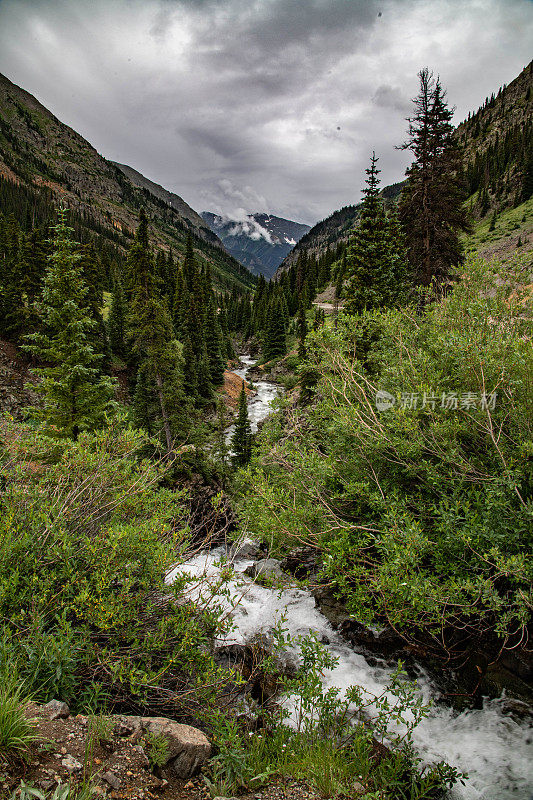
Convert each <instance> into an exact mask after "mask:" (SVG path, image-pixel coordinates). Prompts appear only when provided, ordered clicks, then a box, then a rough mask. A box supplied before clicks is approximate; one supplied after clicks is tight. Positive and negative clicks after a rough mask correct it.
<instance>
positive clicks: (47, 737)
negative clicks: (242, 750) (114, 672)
mask: <svg viewBox="0 0 533 800" xmlns="http://www.w3.org/2000/svg"><path fill="white" fill-rule="evenodd" d="M26 714H27V716H28V718H29V719H31V720H32V721H34V723H35V734H36V738H35V741H34V742H33V744H32V746H31V748H30V751H29V753H28V754H27V756H26V758H25V759H24V760H22V759H20V760H17V759H10V760H7V761H0V797H1V798H16V797H17V794H18V789H19V787H20V785H21V781H22V782H24V783H25V784H26V785H28V786H32V787H35V788H37V789H38V790H40V791H41V792H43V793H44V794H45V795H46V794H47V793H51V792H53V791H54V790H55V789H56V787H57V786H58V785H63V786H64V785H74V786H81V785H83V784H84V783H88V782H89V783H90V784H91V785H92V787H93V791H94V796H95V797H96V798H98V797H102V798H104V797H107V798H114V799H115V800H153V798H161V800H208V798H210V796H211V795H210V793H209V791H208V788H207V786H206V783H205V781H204V780H203V777H202V774H201V770H202V768H203V767H204V766H205V764H206V762H207V759H208V758H209V756H210V755H211V745H210V743H209V741H208V739H207V738H206V736H205V735H204V734H203V733H202V732H201V731H199V730H198V729H196V728H193V727H191V726H190V725H181V724H179V723H176V722H174V721H172V720H169V719H165V718H160V717H132V716H108V717H90V716H87V715H82V714H80V715H77V716H73V715H71V714H70V710H69V708H68V706H67V705H66V704H65V703H62V702H60V701H58V700H52V701H51V702H50V703H48V704H46V705H45V706H40V705H37V704H35V703H30V704H29V705H28V706H27V709H26ZM154 761H157V762H158V763H157V764H155V763H154ZM240 797H241V798H242V800H289V798H290V800H316V798H317V796H316V795H315V794H314V793H313V792H312V791H311V790H310V789H309V788H308V787H307V786H306V785H305V784H302V783H298V782H294V781H283V780H278V781H274V782H273V783H271V784H270V785H269V786H268V787H265V788H262V789H257V790H254V792H252V793H245V794H241V795H240ZM219 800H221V799H220V798H219Z"/></svg>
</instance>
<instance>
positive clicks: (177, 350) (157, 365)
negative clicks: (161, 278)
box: [128, 212, 189, 452]
mask: <svg viewBox="0 0 533 800" xmlns="http://www.w3.org/2000/svg"><path fill="white" fill-rule="evenodd" d="M128 267H129V271H130V276H131V293H132V300H131V306H130V312H129V315H128V327H129V330H130V336H131V340H132V350H133V354H134V355H135V357H136V359H137V364H138V373H137V374H138V378H137V388H136V398H135V416H136V418H137V419H141V418H144V419H148V420H150V426H151V429H155V430H156V433H158V434H159V433H162V435H163V437H164V441H165V444H166V448H167V451H168V452H171V451H172V449H173V446H174V440H175V439H176V438H179V439H183V438H184V437H185V435H186V433H187V431H188V420H189V415H188V408H187V403H186V398H185V395H184V391H183V377H182V347H181V345H180V343H179V342H178V341H177V340H176V339H175V338H174V329H173V326H172V319H171V317H170V313H169V311H168V307H167V304H166V301H165V299H164V298H162V297H161V296H160V294H159V292H158V287H157V279H156V275H155V264H154V260H153V257H152V253H151V251H150V245H149V240H148V224H147V221H146V217H145V215H144V213H143V212H141V218H140V223H139V226H138V228H137V231H136V234H135V239H134V241H133V244H132V246H131V248H130V252H129V254H128Z"/></svg>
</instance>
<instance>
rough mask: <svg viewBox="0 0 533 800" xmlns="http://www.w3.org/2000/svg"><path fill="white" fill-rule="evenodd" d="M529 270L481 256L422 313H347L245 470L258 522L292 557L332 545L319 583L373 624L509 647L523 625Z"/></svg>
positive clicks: (526, 607)
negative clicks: (310, 378) (299, 396)
mask: <svg viewBox="0 0 533 800" xmlns="http://www.w3.org/2000/svg"><path fill="white" fill-rule="evenodd" d="M527 276H528V266H527V264H526V263H525V261H523V260H520V259H519V258H517V259H515V260H514V261H513V262H511V263H508V264H506V265H505V267H503V266H500V265H498V264H486V263H484V262H482V261H480V260H471V261H470V262H469V263H468V264H467V265H466V267H465V269H464V274H463V275H462V276H461V278H460V280H459V282H458V283H457V284H456V286H455V287H454V289H453V291H451V292H450V294H449V295H448V296H447V297H445V298H444V299H442V300H441V301H439V302H436V303H434V304H432V305H430V306H429V308H428V307H427V306H426V309H427V310H426V311H425V312H424V313H423V314H420V313H419V312H418V313H417V310H416V308H415V307H408V308H403V309H399V310H387V311H382V312H372V313H365V314H361V315H359V316H354V317H349V316H344V315H341V316H340V317H339V319H338V324H337V326H336V327H335V326H329V327H326V328H323V329H321V330H319V331H317V332H314V333H312V334H310V335H309V336H308V338H307V340H306V347H307V351H308V363H307V364H306V365H305V367H304V369H305V370H306V371H307V372H309V371H310V370H312V371H313V372H314V374H315V375H316V376H320V377H319V380H318V383H317V386H316V391H315V395H314V399H313V401H312V402H311V403H310V404H308V405H306V406H305V407H303V408H294V407H293V406H290V405H289V404H287V405H286V407H285V409H284V410H282V411H281V412H280V413H279V414H278V415H277V416H276V417H274V418H273V419H272V420H271V421H270V422H269V423H268V424H267V425H266V426H265V428H264V430H263V433H262V435H261V437H260V448H259V451H258V453H257V454H256V456H255V458H254V460H253V462H252V464H251V465H250V467H249V469H248V470H247V472H245V473H243V474H242V475H241V491H242V512H243V515H244V520H245V522H244V524H245V525H246V527H247V529H248V530H250V531H251V532H252V533H253V534H254V535H256V536H258V537H260V538H264V539H266V540H268V541H270V542H271V545H272V546H273V547H274V548H275V549H276V548H277V549H278V550H279V551H281V552H282V551H286V550H287V549H289V548H291V547H293V546H294V545H295V544H302V543H303V544H311V545H313V546H315V547H317V548H318V549H319V550H321V552H322V559H321V563H322V577H323V579H324V581H327V582H328V583H330V585H331V586H332V588H333V590H334V591H335V592H336V594H337V595H338V596H339V597H340V598H342V599H343V601H344V602H345V603H346V604H347V606H348V608H349V610H350V611H351V612H352V613H353V615H354V616H355V617H357V618H358V619H360V620H362V621H366V622H371V621H379V622H382V623H383V622H385V623H390V624H391V625H393V626H394V627H395V628H397V629H398V630H401V631H403V632H404V633H405V634H409V632H411V633H412V634H413V635H414V632H415V631H418V632H419V631H421V630H423V631H425V632H426V634H429V636H434V637H435V642H436V644H439V646H440V643H444V644H445V646H446V632H447V631H449V630H451V631H455V632H456V633H457V631H458V630H461V632H462V635H464V636H465V637H468V636H472V635H475V636H477V635H483V634H486V633H489V632H490V633H493V634H495V635H497V637H500V640H501V639H502V638H503V644H504V646H505V645H509V646H511V645H514V644H517V643H518V642H519V641H520V637H521V636H522V635H524V633H525V628H526V625H527V622H528V620H529V618H530V612H531V606H532V599H531V577H532V569H531V559H530V553H531V544H532V538H533V353H532V341H531V330H532V326H531V322H532V313H531V312H532V302H531V301H532V294H531V288H528V286H527V284H528V277H527ZM383 392H386V393H387V394H386V395H383V394H382V393H383ZM378 393H381V394H378ZM377 400H380V401H381V402H380V403H379V404H378V402H377ZM387 405H388V407H385V406H387ZM380 409H381V410H380ZM449 641H451V639H450V640H449Z"/></svg>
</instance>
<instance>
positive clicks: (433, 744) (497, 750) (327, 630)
mask: <svg viewBox="0 0 533 800" xmlns="http://www.w3.org/2000/svg"><path fill="white" fill-rule="evenodd" d="M227 558H228V556H227V554H226V552H225V551H224V549H223V548H218V549H217V550H213V551H211V552H209V553H206V552H204V553H201V554H200V555H198V556H197V557H196V558H194V559H191V561H189V562H187V563H185V564H182V565H180V566H179V567H176V568H175V569H174V570H173V571H172V572H171V573H169V575H168V576H167V581H168V582H169V583H171V582H172V581H173V580H174V579H175V577H176V575H177V574H179V573H185V574H187V575H189V576H190V577H191V578H193V579H194V578H197V579H198V580H197V581H194V580H193V582H192V583H191V585H190V586H189V588H188V590H187V593H188V595H189V596H190V598H191V600H192V601H193V602H194V601H195V600H197V599H199V597H202V598H204V599H207V598H208V597H209V596H210V592H209V590H208V586H209V584H212V583H213V582H215V583H216V582H217V581H218V580H219V577H220V567H221V564H222V563H225V562H226V560H227ZM251 564H253V561H250V560H237V561H235V562H234V563H233V568H234V570H235V573H234V578H233V580H231V581H230V583H229V586H228V587H227V588H228V589H229V594H228V596H227V597H220V598H218V600H219V602H220V604H221V605H222V607H224V608H225V609H226V611H227V612H228V613H229V614H230V615H231V617H232V621H233V625H234V628H233V630H231V631H230V633H228V634H227V635H226V636H225V637H224V638H221V639H220V640H219V641H218V643H217V644H218V645H227V644H234V643H235V644H246V643H247V642H249V641H251V640H253V639H254V638H255V637H256V636H257V635H259V634H268V633H269V632H270V631H272V630H273V628H274V627H276V625H277V624H278V623H280V622H283V628H284V629H285V630H286V632H287V633H288V634H289V636H290V638H291V639H292V640H294V641H295V640H296V639H297V638H298V637H299V636H306V635H308V634H310V633H313V634H315V635H316V636H317V637H318V639H319V640H320V641H322V642H325V643H326V644H325V645H324V646H325V647H327V648H328V649H329V651H330V652H331V653H332V654H333V655H334V656H335V658H336V659H337V666H336V667H335V668H334V669H332V670H326V671H325V674H324V680H323V682H324V688H325V689H327V688H330V687H336V688H338V689H340V690H341V693H342V692H343V691H345V690H346V689H348V687H349V686H353V685H358V686H360V687H362V688H363V689H364V690H365V691H366V692H369V693H371V694H373V695H380V694H382V692H383V691H385V689H386V687H387V686H388V684H389V683H390V679H391V675H392V673H393V670H392V669H391V668H390V667H389V666H387V665H386V664H385V663H384V662H381V663H379V664H378V665H371V664H369V663H368V661H367V660H366V658H365V657H364V656H363V655H362V654H361V653H358V652H357V651H356V650H354V649H353V648H352V647H351V646H350V645H349V644H348V643H347V642H346V641H345V640H344V639H342V637H341V636H340V635H339V634H338V633H337V632H336V631H335V630H334V629H333V627H332V626H331V624H330V623H329V622H328V620H327V619H326V618H325V617H324V616H323V615H322V614H321V613H320V611H319V610H318V609H317V608H316V606H315V600H314V597H313V596H312V595H311V594H310V593H309V592H307V591H305V590H303V589H299V588H285V589H283V590H275V589H270V588H267V587H264V586H260V585H259V584H257V583H254V582H253V580H252V579H251V578H248V577H247V576H245V575H244V574H243V573H244V570H245V569H246V568H247V567H248V566H250V565H251ZM287 656H288V657H289V658H290V659H292V660H293V661H297V659H298V648H297V646H296V645H295V646H291V647H289V649H288V651H287ZM417 684H418V687H419V691H420V693H421V694H422V696H423V698H424V701H426V702H427V701H429V700H431V699H432V698H434V697H436V696H437V695H438V691H437V689H436V688H435V687H434V686H433V685H432V684H431V681H430V680H429V678H428V677H427V675H426V674H425V673H424V672H423V670H420V676H419V678H418V680H417ZM413 743H414V746H415V748H416V750H417V751H418V752H419V754H420V755H421V757H422V759H423V760H424V762H426V763H431V762H437V761H441V760H444V761H447V762H448V763H449V764H451V765H453V766H455V767H457V768H458V769H459V770H460V771H461V772H467V773H468V776H469V777H468V780H467V781H466V784H465V785H464V786H463V785H461V784H458V785H457V786H456V787H454V789H453V791H452V792H451V793H450V797H452V798H456V799H457V800H530V798H531V789H532V786H533V737H532V731H531V728H530V726H528V724H527V723H526V722H522V723H519V722H517V721H516V720H514V719H513V718H512V717H509V716H507V715H505V714H503V713H502V701H501V700H488V699H487V700H486V701H485V703H484V706H483V708H482V709H479V710H476V709H474V710H467V711H463V712H460V713H459V712H456V711H454V710H453V709H451V708H447V707H444V706H442V705H438V706H437V705H435V706H433V708H432V709H431V711H430V714H429V716H428V717H427V718H425V719H424V720H422V721H421V722H420V723H419V725H418V726H417V727H416V728H415V731H414V736H413Z"/></svg>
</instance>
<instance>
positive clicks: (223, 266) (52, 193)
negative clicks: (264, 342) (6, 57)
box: [0, 74, 256, 289]
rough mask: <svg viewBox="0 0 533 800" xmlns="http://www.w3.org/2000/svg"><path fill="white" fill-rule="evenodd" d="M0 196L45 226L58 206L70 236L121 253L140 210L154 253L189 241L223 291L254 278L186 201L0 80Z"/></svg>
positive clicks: (177, 250)
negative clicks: (65, 210)
mask: <svg viewBox="0 0 533 800" xmlns="http://www.w3.org/2000/svg"><path fill="white" fill-rule="evenodd" d="M0 195H1V202H2V211H3V212H4V213H5V214H7V215H9V214H10V213H14V214H15V215H16V216H17V217H18V218H20V217H21V213H22V215H23V216H24V215H25V214H26V215H30V218H32V219H33V223H35V224H39V225H41V224H45V225H46V224H50V221H51V220H52V219H54V215H55V210H54V209H55V207H56V206H57V205H58V203H59V201H60V200H62V201H63V202H65V203H66V204H67V205H68V207H69V208H70V209H71V215H70V216H71V221H72V223H73V226H74V227H75V229H76V235H77V236H78V237H79V238H80V240H83V241H85V242H87V241H90V240H91V239H94V238H95V237H99V241H100V243H101V246H102V247H104V248H108V249H109V250H110V252H112V251H113V249H114V250H115V251H116V252H118V253H124V252H125V251H126V250H127V249H128V247H129V245H130V243H131V240H132V237H133V234H134V231H135V228H136V227H137V223H138V219H139V211H140V209H141V208H144V209H145V211H146V213H147V216H148V219H149V223H150V238H151V241H152V243H153V244H154V246H155V247H159V248H161V249H164V250H169V249H170V248H172V250H173V252H174V254H175V255H176V256H177V257H178V259H179V258H182V257H183V256H184V253H185V246H186V241H187V237H188V235H189V234H190V235H191V236H192V239H193V247H194V250H195V254H196V257H197V260H198V262H199V264H209V266H210V268H211V274H212V275H213V280H214V282H215V283H216V284H217V285H218V286H220V287H221V288H222V287H225V288H231V287H233V286H237V287H239V288H240V289H249V288H251V287H253V286H254V284H255V283H256V278H255V277H254V276H253V275H252V274H251V273H250V272H249V271H248V269H246V267H244V266H243V265H242V264H241V263H240V262H238V261H237V260H236V259H234V258H233V257H232V256H231V255H230V254H229V253H228V252H227V250H226V249H225V247H224V246H223V244H222V242H221V241H220V239H219V238H218V236H216V234H214V233H213V231H212V230H211V229H210V227H209V226H208V225H207V224H206V223H205V222H204V220H203V219H202V218H201V216H200V215H199V214H197V213H196V212H195V211H194V210H193V209H192V208H191V207H190V206H189V205H187V203H186V202H185V201H184V200H183V199H182V198H181V197H179V196H178V195H177V194H174V193H172V192H169V191H167V190H166V189H164V188H163V187H162V186H159V185H158V184H156V183H154V182H153V181H150V180H149V179H148V178H145V177H144V175H141V173H140V172H137V170H135V169H132V168H131V167H128V166H126V165H124V164H115V163H114V162H112V161H108V160H107V159H105V158H104V157H103V156H101V155H100V154H99V153H98V152H97V151H96V150H95V148H94V147H93V146H92V145H91V144H90V143H89V142H88V141H87V140H86V139H84V138H83V137H82V136H80V134H79V133H76V131H74V130H72V128H69V127H68V126H67V125H65V124H64V123H63V122H61V121H60V120H58V119H57V117H55V116H54V115H53V114H52V113H51V112H50V111H49V110H48V109H47V108H45V107H44V106H43V105H41V103H39V101H38V100H36V99H35V97H33V95H31V94H29V93H28V92H26V91H25V90H24V89H21V88H20V87H19V86H16V85H15V84H14V83H12V82H11V81H10V80H9V79H8V78H6V77H5V76H4V75H1V74H0Z"/></svg>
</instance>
